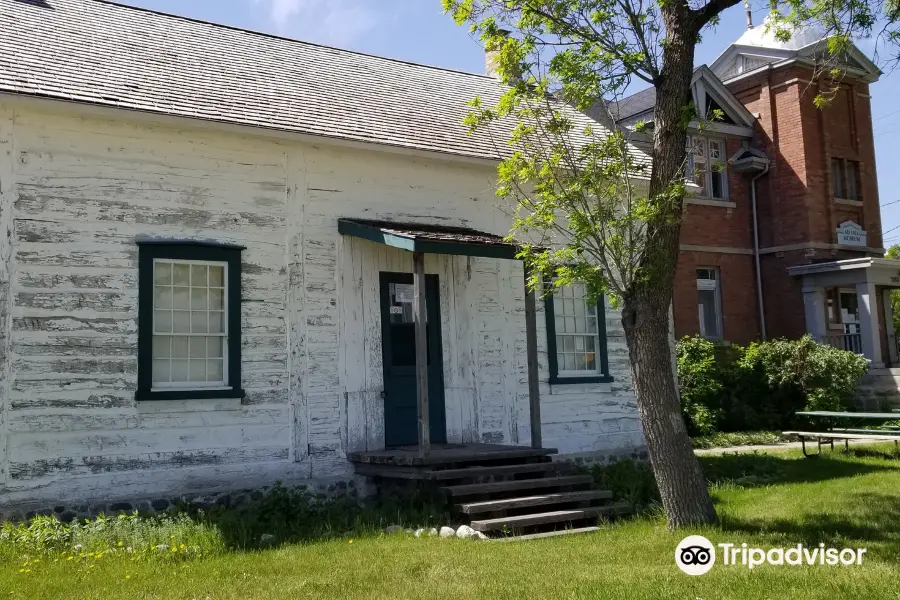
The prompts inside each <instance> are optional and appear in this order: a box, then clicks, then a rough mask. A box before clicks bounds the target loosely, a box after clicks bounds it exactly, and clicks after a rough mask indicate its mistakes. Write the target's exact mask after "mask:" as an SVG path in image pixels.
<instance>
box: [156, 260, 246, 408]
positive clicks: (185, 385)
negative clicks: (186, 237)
mask: <svg viewBox="0 0 900 600" xmlns="http://www.w3.org/2000/svg"><path fill="white" fill-rule="evenodd" d="M160 263H168V264H170V265H172V266H173V268H174V265H176V264H180V265H188V266H192V265H198V266H207V267H210V266H214V267H222V286H223V287H222V311H221V312H222V320H223V323H222V331H221V332H218V333H209V332H207V333H193V332H187V333H176V332H175V327H174V322H173V325H172V331H169V332H166V331H162V332H160V331H157V330H156V310H157V309H156V304H155V302H156V288H157V285H158V284H157V283H156V265H157V264H160ZM151 277H153V278H154V279H153V296H152V297H151V298H150V299H149V301H150V302H152V303H154V305H153V320H152V326H151V331H152V337H153V339H154V340H155V339H156V337H157V336H165V337H170V338H171V337H187V338H189V339H190V338H193V337H202V338H204V339H207V338H210V337H218V338H221V340H222V359H221V360H222V380H221V381H154V382H152V384H151V386H152V387H151V388H150V391H151V392H158V391H166V392H172V391H193V390H230V389H231V388H232V386H231V385H229V383H228V337H229V331H228V320H229V319H228V312H229V310H230V307H229V305H228V263H227V262H225V261H209V260H181V259H176V258H155V259H153V273H152V275H151ZM189 277H190V276H189ZM207 277H208V275H207ZM171 283H172V285H170V286H168V287H174V275H173V280H172V282H171ZM179 287H183V286H179ZM193 287H194V286H193V285H192V284H191V283H190V278H189V279H188V289H192V288H193ZM205 289H206V290H207V294H209V290H210V289H218V288H210V287H209V279H207V282H206V288H205ZM189 301H190V298H189ZM206 306H207V308H206V311H205V312H206V316H207V323H208V319H209V314H210V309H209V299H208V298H207V305H206ZM188 312H189V313H190V312H193V309H188ZM173 313H174V309H173ZM173 317H174V314H173ZM156 360H163V359H158V358H157V357H156V356H155V355H151V365H152V362H153V361H156ZM168 360H169V368H170V369H171V364H172V362H173V361H174V360H185V361H190V360H191V357H190V344H189V345H188V356H187V357H186V358H179V359H173V358H172V357H171V355H170V356H169V358H168ZM205 360H209V358H208V357H207V358H206V359H205ZM215 360H218V359H215ZM188 368H190V363H188ZM151 369H152V366H151ZM170 378H171V375H170Z"/></svg>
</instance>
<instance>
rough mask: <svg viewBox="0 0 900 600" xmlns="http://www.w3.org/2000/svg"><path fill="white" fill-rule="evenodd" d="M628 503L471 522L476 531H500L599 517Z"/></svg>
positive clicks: (621, 508)
mask: <svg viewBox="0 0 900 600" xmlns="http://www.w3.org/2000/svg"><path fill="white" fill-rule="evenodd" d="M627 509H628V507H627V505H623V504H610V505H607V506H594V507H591V508H582V509H575V510H552V511H549V512H543V513H535V514H531V515H519V516H517V517H500V518H498V519H478V520H474V521H472V522H471V523H470V525H471V527H472V529H474V530H475V531H498V530H512V531H515V530H516V529H521V528H523V527H531V526H535V525H548V524H556V523H572V522H575V521H584V520H587V519H597V518H599V517H600V516H601V515H605V514H621V513H620V512H619V513H617V511H622V510H626V511H627Z"/></svg>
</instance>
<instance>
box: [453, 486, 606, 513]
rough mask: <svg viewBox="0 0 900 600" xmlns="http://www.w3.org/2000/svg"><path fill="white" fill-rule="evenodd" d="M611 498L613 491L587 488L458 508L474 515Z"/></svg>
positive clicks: (465, 505) (461, 505)
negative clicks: (579, 490)
mask: <svg viewBox="0 0 900 600" xmlns="http://www.w3.org/2000/svg"><path fill="white" fill-rule="evenodd" d="M610 498H612V492H608V491H606V490H586V491H583V492H563V493H561V494H544V495H542V496H523V497H521V498H508V499H506V500H487V501H485V502H470V503H468V504H458V505H457V508H458V509H459V511H460V512H462V513H464V514H467V515H473V514H479V513H489V512H498V511H502V510H510V509H519V508H531V507H535V506H547V505H559V504H571V503H581V502H585V501H588V500H608V499H610Z"/></svg>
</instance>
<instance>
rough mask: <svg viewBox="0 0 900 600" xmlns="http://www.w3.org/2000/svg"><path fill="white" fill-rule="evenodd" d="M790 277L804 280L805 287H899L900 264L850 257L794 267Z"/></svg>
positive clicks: (890, 261)
mask: <svg viewBox="0 0 900 600" xmlns="http://www.w3.org/2000/svg"><path fill="white" fill-rule="evenodd" d="M788 272H789V273H790V274H791V275H794V276H799V277H802V278H803V284H804V287H806V286H820V285H824V286H839V285H855V284H860V283H872V284H875V285H883V286H887V287H900V261H897V260H891V259H887V258H874V257H862V258H848V259H844V260H833V261H828V262H820V263H811V264H808V265H795V266H793V267H789V268H788Z"/></svg>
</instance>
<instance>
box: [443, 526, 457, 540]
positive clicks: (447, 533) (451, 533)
mask: <svg viewBox="0 0 900 600" xmlns="http://www.w3.org/2000/svg"><path fill="white" fill-rule="evenodd" d="M440 536H441V537H442V538H452V537H456V531H455V530H454V529H453V528H452V527H441V532H440Z"/></svg>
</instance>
